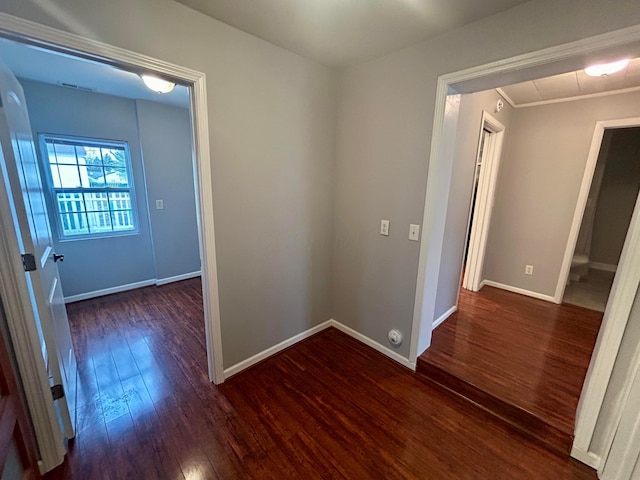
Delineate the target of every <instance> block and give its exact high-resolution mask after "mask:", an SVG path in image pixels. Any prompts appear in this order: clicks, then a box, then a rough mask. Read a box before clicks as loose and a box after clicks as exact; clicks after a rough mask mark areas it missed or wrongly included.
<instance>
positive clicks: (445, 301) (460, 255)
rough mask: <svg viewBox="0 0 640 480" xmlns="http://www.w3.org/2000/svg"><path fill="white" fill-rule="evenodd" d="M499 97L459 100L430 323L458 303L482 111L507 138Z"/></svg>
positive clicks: (488, 93)
mask: <svg viewBox="0 0 640 480" xmlns="http://www.w3.org/2000/svg"><path fill="white" fill-rule="evenodd" d="M499 98H501V97H500V95H499V94H498V93H497V92H496V91H495V90H485V91H483V92H477V93H470V94H464V95H462V96H461V97H460V111H459V113H458V126H457V130H456V144H455V150H454V159H453V162H454V163H453V171H452V172H451V188H450V190H449V201H448V202H447V217H446V224H445V230H444V235H445V239H444V243H443V245H442V259H441V267H440V277H439V278H438V292H437V294H436V313H435V319H434V320H437V319H438V318H440V316H441V315H443V314H444V313H445V312H447V311H448V310H449V309H451V307H453V306H454V305H456V304H457V303H458V292H459V287H460V273H461V272H462V262H463V260H464V253H465V248H466V246H467V245H466V241H467V235H468V226H469V211H470V208H471V197H472V194H473V180H474V178H475V166H476V157H477V153H478V141H479V139H480V130H481V128H482V112H483V111H486V112H487V113H489V114H490V115H491V116H492V117H494V118H495V119H496V120H498V121H499V122H500V123H502V125H504V127H505V138H506V137H507V136H508V135H509V121H510V117H511V115H512V113H511V112H512V110H513V108H512V107H511V105H509V104H508V103H507V102H504V108H503V109H502V110H501V111H500V112H496V111H495V107H496V103H497V102H498V99H499Z"/></svg>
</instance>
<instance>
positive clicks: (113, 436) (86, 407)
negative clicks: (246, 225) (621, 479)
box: [47, 280, 596, 480]
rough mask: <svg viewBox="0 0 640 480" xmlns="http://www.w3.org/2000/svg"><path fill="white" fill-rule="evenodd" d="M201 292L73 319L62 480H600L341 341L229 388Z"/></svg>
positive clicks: (193, 285) (58, 475)
mask: <svg viewBox="0 0 640 480" xmlns="http://www.w3.org/2000/svg"><path fill="white" fill-rule="evenodd" d="M199 288H200V285H199V282H198V281H194V280H189V281H184V282H179V283H176V284H172V285H166V286H163V287H158V288H156V287H149V288H145V289H141V290H138V291H135V292H131V293H124V294H118V295H113V296H110V297H104V298H102V299H95V300H89V301H85V302H79V303H76V304H73V305H70V306H69V317H70V321H71V326H72V332H73V337H74V342H75V345H76V353H77V356H78V364H79V369H80V383H81V386H82V388H81V392H80V393H81V395H80V399H79V400H80V402H79V405H80V408H79V411H78V435H77V438H76V440H75V441H74V442H73V444H72V447H71V450H70V452H69V455H68V459H67V461H66V462H65V464H64V465H63V466H62V467H60V468H58V469H57V470H55V471H53V472H51V473H49V474H48V475H47V478H48V479H102V478H104V479H127V478H132V479H155V478H158V479H186V480H193V479H218V478H221V479H245V478H246V479H278V480H281V479H301V478H304V479H305V480H311V479H357V480H362V479H383V478H384V479H436V480H437V479H447V480H451V479H481V478H491V479H498V480H500V479H508V480H513V479H549V478H553V479H573V480H582V479H595V478H596V475H595V472H594V471H593V470H591V469H590V468H588V467H586V466H584V465H582V464H580V463H578V462H576V461H575V460H572V459H570V458H568V457H566V456H559V455H555V454H553V453H551V452H549V451H548V450H547V449H545V448H543V447H541V446H539V445H538V444H537V443H535V442H533V441H531V440H530V439H528V438H527V437H526V436H523V435H522V434H520V433H518V432H517V431H515V430H513V429H511V428H510V427H508V426H507V425H505V424H504V423H502V422H499V421H497V420H495V419H494V418H493V417H492V416H490V415H488V414H487V413H485V412H483V411H482V410H480V409H478V408H475V407H473V406H470V405H468V404H467V403H465V402H463V401H461V400H458V399H455V398H451V397H450V396H448V395H446V394H443V393H442V392H441V391H440V390H438V389H436V388H434V387H431V386H430V385H428V384H426V383H425V382H423V381H422V380H421V379H420V378H419V376H418V375H415V374H414V373H413V372H411V371H409V370H407V369H406V368H404V367H402V366H400V365H398V364H396V363H395V362H393V361H392V360H389V359H388V358H386V357H384V356H382V355H381V354H379V353H377V352H376V351H374V350H373V349H371V348H369V347H367V346H364V345H362V344H361V343H359V342H358V341H356V340H354V339H352V338H350V337H348V336H346V335H345V334H343V333H341V332H339V331H337V330H336V329H333V328H331V329H328V330H325V331H323V332H321V333H319V334H317V335H315V336H313V337H311V338H309V339H307V340H305V341H304V342H301V343H299V344H297V345H295V346H294V347H292V348H290V349H288V350H286V351H284V352H282V353H281V354H279V355H277V356H275V357H272V358H271V359H268V360H266V361H264V362H262V363H261V364H259V365H257V366H256V367H254V368H252V369H250V370H248V371H245V372H242V373H241V374H239V375H237V376H235V377H234V378H232V379H230V380H228V381H227V382H225V383H224V384H223V385H222V386H220V387H216V386H214V385H212V384H210V383H209V382H208V380H207V375H206V359H205V347H204V327H203V321H202V307H201V296H200V292H199ZM248 334H250V332H249V333H248Z"/></svg>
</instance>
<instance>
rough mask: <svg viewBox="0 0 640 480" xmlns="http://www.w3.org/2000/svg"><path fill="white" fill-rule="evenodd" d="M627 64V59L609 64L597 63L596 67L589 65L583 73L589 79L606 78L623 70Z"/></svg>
mask: <svg viewBox="0 0 640 480" xmlns="http://www.w3.org/2000/svg"><path fill="white" fill-rule="evenodd" d="M628 64H629V59H624V60H618V61H617V62H611V63H599V64H597V65H591V66H590V67H587V68H585V69H584V73H586V74H587V75H589V76H590V77H606V76H607V75H611V74H612V73H616V72H619V71H620V70H623V69H624V68H625V67H626V66H627V65H628Z"/></svg>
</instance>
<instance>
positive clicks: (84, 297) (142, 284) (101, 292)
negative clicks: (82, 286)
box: [64, 270, 200, 303]
mask: <svg viewBox="0 0 640 480" xmlns="http://www.w3.org/2000/svg"><path fill="white" fill-rule="evenodd" d="M199 276H200V271H199V270H198V271H197V272H189V273H184V274H182V275H176V276H175V277H168V278H160V279H155V278H152V279H149V280H143V281H141V282H135V283H128V284H126V285H118V286H117V287H111V288H103V289H102V290H94V291H92V292H86V293H80V294H78V295H71V296H68V297H64V303H71V302H79V301H80V300H89V299H90V298H97V297H103V296H105V295H111V294H112V293H120V292H126V291H128V290H135V289H136V288H142V287H149V286H151V285H157V286H160V285H166V284H168V283H173V282H179V281H180V280H188V279H189V278H195V277H199Z"/></svg>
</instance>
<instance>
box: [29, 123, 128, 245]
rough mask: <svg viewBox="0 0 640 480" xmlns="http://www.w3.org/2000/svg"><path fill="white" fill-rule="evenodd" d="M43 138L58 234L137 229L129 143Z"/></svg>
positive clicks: (111, 232)
mask: <svg viewBox="0 0 640 480" xmlns="http://www.w3.org/2000/svg"><path fill="white" fill-rule="evenodd" d="M41 139H42V144H43V148H44V149H45V162H46V166H45V168H46V169H47V176H48V177H49V180H50V182H49V185H50V189H51V193H52V197H53V204H54V206H55V210H56V214H57V224H58V232H59V235H60V238H80V237H83V236H84V237H86V236H96V235H104V234H111V235H113V234H118V233H132V232H135V231H137V227H136V221H135V220H136V217H135V212H134V207H133V204H134V202H133V201H132V199H133V198H135V197H134V195H133V178H132V176H131V167H130V161H129V151H128V149H127V144H126V143H119V142H103V141H96V140H89V139H78V138H73V139H72V138H64V137H55V136H50V135H44V136H42V137H41Z"/></svg>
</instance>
